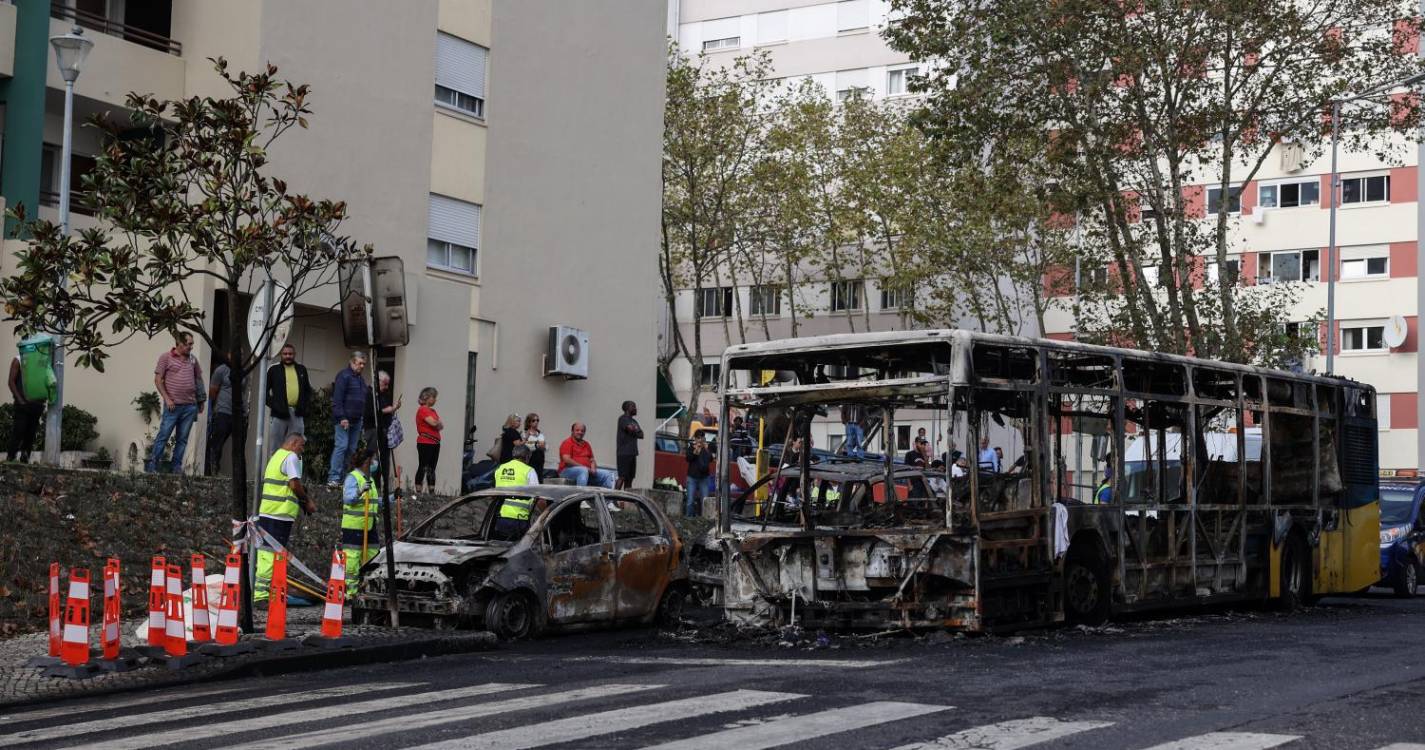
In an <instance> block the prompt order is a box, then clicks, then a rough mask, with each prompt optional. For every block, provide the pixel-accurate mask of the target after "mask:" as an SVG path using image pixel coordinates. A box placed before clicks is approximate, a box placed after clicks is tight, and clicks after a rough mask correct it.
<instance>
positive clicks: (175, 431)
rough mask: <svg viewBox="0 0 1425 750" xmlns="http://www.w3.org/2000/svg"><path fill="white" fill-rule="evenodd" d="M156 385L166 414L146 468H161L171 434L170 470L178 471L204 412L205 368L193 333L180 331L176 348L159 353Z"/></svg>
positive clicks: (174, 345) (154, 381)
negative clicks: (202, 365) (199, 417)
mask: <svg viewBox="0 0 1425 750" xmlns="http://www.w3.org/2000/svg"><path fill="white" fill-rule="evenodd" d="M153 386H154V388H157V389H158V397H159V398H160V399H162V400H163V416H162V418H160V419H159V422H158V435H156V436H155V437H154V439H153V451H152V452H150V454H149V458H148V461H147V462H146V463H145V465H144V471H149V472H153V471H159V470H161V469H162V467H161V466H160V465H159V464H160V462H162V461H163V449H164V448H166V447H168V439H169V437H172V438H173V441H174V442H173V458H172V459H171V460H170V462H169V471H170V472H172V473H174V474H177V473H179V472H180V471H182V470H183V454H184V453H186V452H187V451H188V433H189V432H190V431H191V430H192V429H193V422H195V421H196V420H197V419H198V415H200V414H202V413H203V400H204V399H205V398H206V396H207V394H206V393H205V392H204V390H203V371H202V367H200V366H199V364H198V358H197V357H194V356H193V334H191V333H179V334H177V335H175V336H174V337H173V348H172V349H170V350H168V352H167V353H165V354H160V355H159V357H158V364H157V365H155V366H154V368H153Z"/></svg>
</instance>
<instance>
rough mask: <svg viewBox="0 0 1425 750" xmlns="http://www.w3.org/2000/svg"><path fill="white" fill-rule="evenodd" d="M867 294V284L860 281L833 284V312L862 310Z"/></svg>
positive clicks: (835, 282) (849, 280)
mask: <svg viewBox="0 0 1425 750" xmlns="http://www.w3.org/2000/svg"><path fill="white" fill-rule="evenodd" d="M865 292H866V286H865V282H863V281H861V280H860V279H848V280H846V281H833V282H831V311H832V312H842V311H844V310H860V309H861V302H862V300H863V299H864V298H865V296H866V295H865Z"/></svg>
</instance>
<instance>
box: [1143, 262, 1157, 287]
mask: <svg viewBox="0 0 1425 750" xmlns="http://www.w3.org/2000/svg"><path fill="white" fill-rule="evenodd" d="M1143 280H1144V281H1146V282H1148V286H1150V287H1155V286H1157V285H1158V267H1157V266H1143Z"/></svg>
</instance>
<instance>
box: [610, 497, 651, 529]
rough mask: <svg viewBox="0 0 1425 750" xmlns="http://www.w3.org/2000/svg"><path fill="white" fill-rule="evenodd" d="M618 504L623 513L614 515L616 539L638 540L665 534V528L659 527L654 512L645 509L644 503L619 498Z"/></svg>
mask: <svg viewBox="0 0 1425 750" xmlns="http://www.w3.org/2000/svg"><path fill="white" fill-rule="evenodd" d="M618 503H619V505H618V507H619V509H620V510H622V511H623V512H622V513H614V514H612V517H613V521H614V538H615V539H638V538H640V537H647V536H658V535H660V534H662V533H663V528H662V527H661V526H659V525H658V520H657V519H655V518H654V517H653V512H652V511H650V510H649V509H648V508H646V507H644V505H643V503H640V502H637V501H634V500H624V499H623V498H619V500H618Z"/></svg>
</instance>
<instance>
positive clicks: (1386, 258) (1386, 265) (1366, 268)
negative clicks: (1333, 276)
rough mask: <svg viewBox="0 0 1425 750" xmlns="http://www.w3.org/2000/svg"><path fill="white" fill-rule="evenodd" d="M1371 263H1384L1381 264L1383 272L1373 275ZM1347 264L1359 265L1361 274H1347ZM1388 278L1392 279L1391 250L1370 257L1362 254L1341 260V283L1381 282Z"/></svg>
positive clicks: (1378, 252)
mask: <svg viewBox="0 0 1425 750" xmlns="http://www.w3.org/2000/svg"><path fill="white" fill-rule="evenodd" d="M1371 261H1382V262H1381V263H1380V267H1381V270H1380V271H1377V272H1375V273H1372V272H1371V270H1370V266H1371ZM1347 264H1351V265H1357V266H1358V267H1359V268H1360V269H1361V272H1360V273H1359V274H1356V275H1350V274H1348V273H1347V272H1346V266H1347ZM1388 278H1390V250H1388V249H1387V250H1385V251H1383V252H1380V251H1376V252H1372V253H1371V254H1369V255H1366V254H1362V255H1360V256H1359V257H1355V258H1341V281H1348V282H1359V281H1380V280H1382V279H1388Z"/></svg>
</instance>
